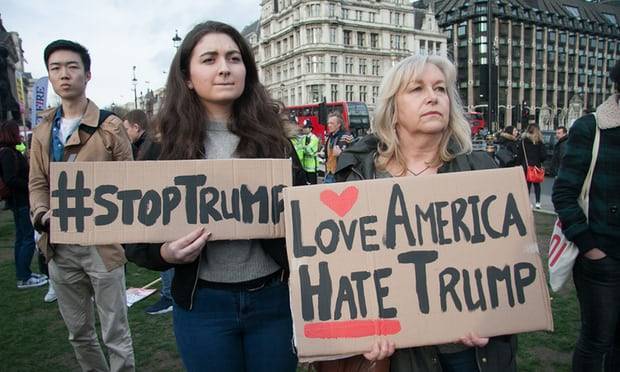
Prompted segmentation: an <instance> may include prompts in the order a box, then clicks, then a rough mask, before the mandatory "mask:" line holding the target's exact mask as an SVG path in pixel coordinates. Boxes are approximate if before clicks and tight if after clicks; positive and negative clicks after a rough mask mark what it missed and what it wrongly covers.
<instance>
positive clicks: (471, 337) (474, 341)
mask: <svg viewBox="0 0 620 372" xmlns="http://www.w3.org/2000/svg"><path fill="white" fill-rule="evenodd" d="M459 342H460V343H462V344H463V345H465V346H468V347H485V346H487V344H488V343H489V338H488V337H480V336H478V335H477V334H475V333H474V332H469V333H468V334H467V335H465V336H463V337H461V338H460V339H459Z"/></svg>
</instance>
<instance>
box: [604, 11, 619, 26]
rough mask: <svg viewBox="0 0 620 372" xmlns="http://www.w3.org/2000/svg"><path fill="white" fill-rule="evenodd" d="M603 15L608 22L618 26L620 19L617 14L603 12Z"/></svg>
mask: <svg viewBox="0 0 620 372" xmlns="http://www.w3.org/2000/svg"><path fill="white" fill-rule="evenodd" d="M603 17H604V18H605V20H606V21H607V22H609V23H611V24H612V25H614V26H618V19H616V15H615V14H610V13H603Z"/></svg>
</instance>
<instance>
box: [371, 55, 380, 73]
mask: <svg viewBox="0 0 620 372" xmlns="http://www.w3.org/2000/svg"><path fill="white" fill-rule="evenodd" d="M379 64H380V61H379V60H378V59H373V60H372V74H373V75H374V76H379Z"/></svg>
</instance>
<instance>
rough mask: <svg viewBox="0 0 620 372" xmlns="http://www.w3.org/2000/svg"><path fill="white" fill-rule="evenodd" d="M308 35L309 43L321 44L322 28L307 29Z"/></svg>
mask: <svg viewBox="0 0 620 372" xmlns="http://www.w3.org/2000/svg"><path fill="white" fill-rule="evenodd" d="M306 35H307V37H308V43H313V44H314V43H320V42H321V27H310V28H308V29H306Z"/></svg>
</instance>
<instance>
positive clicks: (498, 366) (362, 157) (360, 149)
mask: <svg viewBox="0 0 620 372" xmlns="http://www.w3.org/2000/svg"><path fill="white" fill-rule="evenodd" d="M377 144H378V139H377V137H375V136H374V135H368V136H366V137H364V138H362V139H360V140H359V141H357V142H356V143H355V144H353V145H352V146H350V147H349V148H348V149H347V150H346V151H345V152H343V153H342V155H341V156H340V158H339V159H338V168H337V171H336V180H337V181H356V180H363V179H373V178H375V164H374V159H375V157H376V153H377ZM496 167H497V165H496V164H495V162H494V161H493V159H491V157H489V155H488V154H487V153H486V152H484V151H474V152H472V153H471V154H466V155H459V156H457V157H455V158H454V159H453V160H452V161H450V162H448V163H445V164H444V165H443V166H441V168H439V170H438V173H452V172H461V171H468V170H476V169H491V168H496ZM438 355H439V349H438V348H437V347H436V346H425V347H415V348H408V349H401V350H397V351H396V353H395V354H394V355H393V356H392V359H391V367H390V370H391V371H393V372H394V371H396V372H400V371H403V372H405V371H425V372H433V371H441V365H440V363H439V357H438ZM516 358H517V336H516V335H506V336H497V337H491V339H490V340H489V343H488V344H487V346H485V347H483V348H476V359H477V361H478V367H479V370H480V372H488V371H498V372H500V371H501V372H511V371H516V370H517V359H516Z"/></svg>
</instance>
